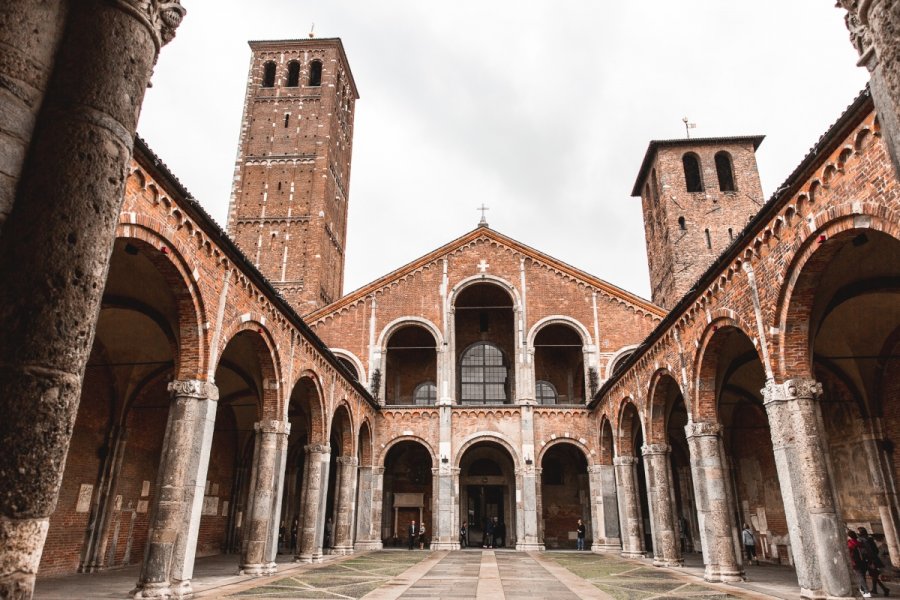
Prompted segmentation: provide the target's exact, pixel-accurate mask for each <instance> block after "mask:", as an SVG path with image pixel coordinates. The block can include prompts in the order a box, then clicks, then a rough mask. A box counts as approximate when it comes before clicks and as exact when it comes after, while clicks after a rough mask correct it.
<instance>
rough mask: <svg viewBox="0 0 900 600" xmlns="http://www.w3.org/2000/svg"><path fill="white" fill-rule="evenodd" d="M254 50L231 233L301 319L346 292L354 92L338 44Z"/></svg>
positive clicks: (302, 42) (313, 41)
mask: <svg viewBox="0 0 900 600" xmlns="http://www.w3.org/2000/svg"><path fill="white" fill-rule="evenodd" d="M250 50H251V52H252V55H251V58H250V71H249V73H248V74H247V94H246V97H245V100H244V116H243V120H242V121H241V134H240V140H239V142H238V156H237V161H236V163H235V167H234V181H233V185H232V193H231V203H230V206H229V211H228V233H229V234H230V235H231V237H232V238H233V239H234V240H235V242H236V243H237V245H238V246H240V248H241V250H243V252H244V254H246V255H247V257H248V258H249V259H250V260H251V261H252V262H253V263H254V264H255V265H256V266H257V268H259V270H260V271H262V273H263V275H265V276H266V277H267V278H268V279H269V281H270V282H271V283H272V285H273V286H275V288H276V289H277V290H278V291H279V292H280V293H281V294H282V295H283V296H284V297H285V299H287V300H288V302H290V303H291V305H292V306H293V307H294V309H295V310H296V311H297V312H298V313H300V314H301V315H305V314H308V313H310V312H312V311H314V310H316V309H318V308H320V307H322V306H324V305H326V304H330V303H331V302H333V301H334V300H337V299H338V298H339V297H340V296H341V295H342V293H343V280H344V248H345V245H346V233H347V207H348V201H349V191H350V158H351V154H352V150H353V113H354V108H355V105H356V100H357V99H358V98H359V94H358V93H357V91H356V84H355V83H354V81H353V75H352V74H351V72H350V65H349V64H348V62H347V56H346V55H345V54H344V46H343V44H341V40H340V39H337V38H330V39H329V38H322V39H317V38H310V39H299V40H275V41H261V42H250Z"/></svg>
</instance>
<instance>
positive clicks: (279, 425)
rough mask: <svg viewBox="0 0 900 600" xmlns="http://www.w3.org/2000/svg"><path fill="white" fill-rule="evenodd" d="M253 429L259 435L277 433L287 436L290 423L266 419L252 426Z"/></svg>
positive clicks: (289, 431)
mask: <svg viewBox="0 0 900 600" xmlns="http://www.w3.org/2000/svg"><path fill="white" fill-rule="evenodd" d="M253 429H255V430H256V431H258V432H260V433H279V434H282V435H288V434H290V433H291V423H290V421H276V420H275V419H266V420H264V421H257V422H256V423H254V424H253Z"/></svg>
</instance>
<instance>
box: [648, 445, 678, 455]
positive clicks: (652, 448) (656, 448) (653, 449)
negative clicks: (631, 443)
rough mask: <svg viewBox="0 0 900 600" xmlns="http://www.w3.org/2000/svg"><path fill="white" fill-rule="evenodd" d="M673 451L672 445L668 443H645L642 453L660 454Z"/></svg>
mask: <svg viewBox="0 0 900 600" xmlns="http://www.w3.org/2000/svg"><path fill="white" fill-rule="evenodd" d="M671 451H672V446H670V445H668V444H644V446H643V447H642V448H641V454H643V455H644V456H655V455H660V454H663V455H664V454H668V453H669V452H671Z"/></svg>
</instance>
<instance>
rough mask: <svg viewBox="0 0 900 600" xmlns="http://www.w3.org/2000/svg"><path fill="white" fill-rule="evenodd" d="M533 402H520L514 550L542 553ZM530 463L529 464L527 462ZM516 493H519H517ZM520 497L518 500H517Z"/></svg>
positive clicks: (531, 377) (532, 386)
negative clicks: (540, 551)
mask: <svg viewBox="0 0 900 600" xmlns="http://www.w3.org/2000/svg"><path fill="white" fill-rule="evenodd" d="M528 369H529V371H530V372H531V373H532V375H531V376H530V377H529V379H528V380H529V381H530V382H531V383H529V385H530V386H531V389H533V388H534V383H533V381H534V376H533V373H534V369H533V365H532V363H530V362H529V363H528ZM535 404H536V403H535V401H534V400H533V399H531V398H524V399H520V400H519V410H520V411H521V419H520V423H521V431H522V457H523V460H524V461H525V464H523V465H521V466H520V468H519V469H517V473H516V485H518V486H520V487H519V490H517V493H516V496H517V498H516V512H517V515H516V533H517V538H516V550H525V551H527V550H543V549H544V540H543V538H542V536H541V532H540V531H539V527H538V523H540V521H541V515H540V513H539V509H540V506H539V503H538V492H539V489H540V485H541V480H540V477H539V475H538V471H537V469H536V468H535V465H534V461H535V460H536V459H535V452H534V407H535ZM529 460H530V461H532V464H528V462H527V461H529ZM518 492H521V494H519V493H518ZM519 498H521V499H519Z"/></svg>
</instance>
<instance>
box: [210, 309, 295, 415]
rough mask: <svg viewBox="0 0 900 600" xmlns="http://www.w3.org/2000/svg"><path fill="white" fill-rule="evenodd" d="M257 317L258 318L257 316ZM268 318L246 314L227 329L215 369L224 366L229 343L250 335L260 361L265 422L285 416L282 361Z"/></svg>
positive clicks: (262, 407) (262, 411)
mask: <svg viewBox="0 0 900 600" xmlns="http://www.w3.org/2000/svg"><path fill="white" fill-rule="evenodd" d="M257 317H258V315H257ZM264 322H265V319H260V320H256V319H254V318H253V315H252V314H251V313H248V314H245V315H243V316H242V317H241V318H240V319H239V320H237V321H236V322H233V323H231V324H230V325H228V326H227V327H226V328H225V331H224V334H223V335H222V343H221V346H220V347H219V348H218V352H217V353H216V355H217V357H218V362H217V364H216V369H217V370H218V368H219V366H220V365H221V364H222V358H223V354H224V352H225V349H226V348H227V347H228V345H229V343H231V341H232V340H233V339H235V338H236V337H237V336H238V335H240V334H242V333H244V332H249V333H250V335H251V339H252V342H253V345H254V350H255V353H256V359H257V360H258V361H259V369H260V374H261V376H262V389H261V390H259V392H260V395H261V399H260V400H261V402H262V405H261V406H260V407H259V411H260V415H261V417H262V418H263V419H276V420H277V419H278V418H279V417H280V416H281V415H282V414H284V409H283V408H282V403H283V398H282V394H281V393H280V391H281V377H280V374H281V358H280V355H279V353H278V349H277V347H276V343H275V340H274V339H273V337H272V334H271V332H270V331H269V330H268V329H267V328H266V327H265V325H264V324H263V323H264Z"/></svg>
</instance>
